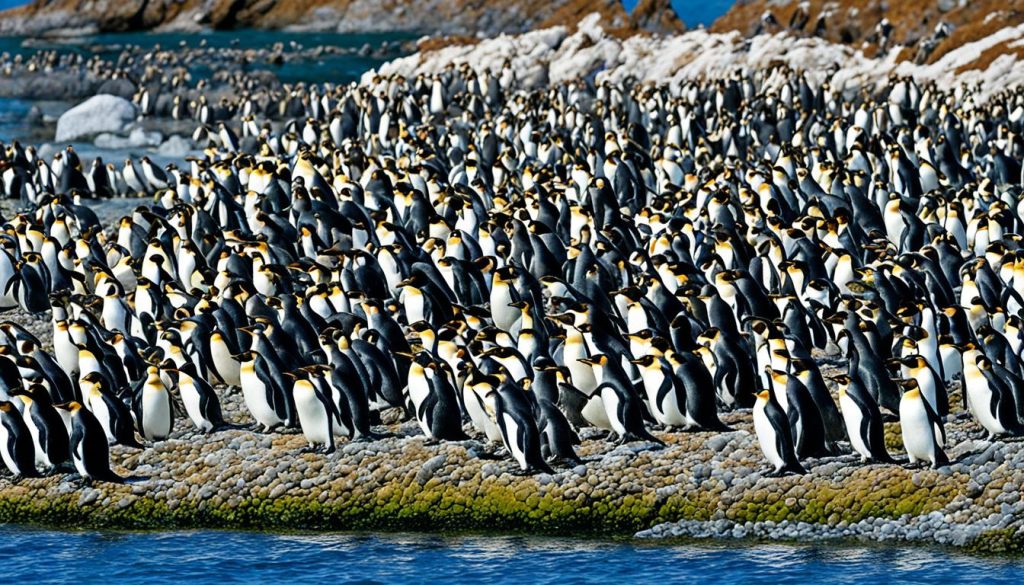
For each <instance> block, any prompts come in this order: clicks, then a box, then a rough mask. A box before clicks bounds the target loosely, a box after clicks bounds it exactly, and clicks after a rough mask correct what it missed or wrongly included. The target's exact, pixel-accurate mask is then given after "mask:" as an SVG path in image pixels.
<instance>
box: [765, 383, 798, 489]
mask: <svg viewBox="0 0 1024 585" xmlns="http://www.w3.org/2000/svg"><path fill="white" fill-rule="evenodd" d="M754 432H755V433H757V441H758V443H760V445H761V452H762V453H764V456H765V458H766V459H768V462H769V463H770V464H771V465H772V466H773V467H774V470H773V471H772V473H771V474H770V475H785V474H787V473H795V474H797V475H803V474H805V473H807V471H806V470H805V469H804V468H803V466H802V465H800V461H798V460H797V458H796V448H795V447H794V445H793V432H792V431H791V430H790V428H789V418H788V417H787V416H786V411H784V410H782V406H780V405H779V403H778V401H777V400H775V396H774V395H772V393H771V391H770V390H764V391H762V392H761V393H760V394H758V395H757V400H756V401H755V402H754Z"/></svg>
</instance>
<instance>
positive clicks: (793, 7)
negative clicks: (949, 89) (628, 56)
mask: <svg viewBox="0 0 1024 585" xmlns="http://www.w3.org/2000/svg"><path fill="white" fill-rule="evenodd" d="M1022 23H1024V0H938V1H933V0H927V1H924V0H906V1H904V0H900V1H892V0H740V1H739V2H737V3H736V5H735V6H733V8H732V9H731V10H730V11H729V12H728V13H726V14H725V15H724V16H722V17H721V18H720V19H718V20H717V21H716V22H715V23H714V25H713V26H712V30H713V31H715V32H728V31H734V30H735V31H739V32H740V33H742V34H744V35H745V36H752V35H755V34H758V33H761V32H767V33H776V32H782V31H788V32H790V33H793V34H797V35H808V36H816V37H821V38H824V39H826V40H829V41H832V42H836V43H844V44H850V45H854V46H857V47H861V46H864V47H865V50H866V52H868V53H873V52H879V51H882V52H886V51H888V50H889V49H900V48H902V51H901V57H900V58H901V59H904V60H913V61H915V62H917V63H921V64H926V63H935V62H937V61H938V60H939V59H941V58H942V57H943V56H944V55H946V54H947V53H949V52H950V51H952V50H954V49H956V48H958V47H962V46H964V45H966V44H968V43H972V42H975V41H979V40H982V39H984V38H986V37H988V36H990V35H992V34H993V33H995V32H996V31H998V30H1000V29H1002V28H1005V27H1009V26H1016V25H1019V24H1022ZM1009 49H1013V47H1009Z"/></svg>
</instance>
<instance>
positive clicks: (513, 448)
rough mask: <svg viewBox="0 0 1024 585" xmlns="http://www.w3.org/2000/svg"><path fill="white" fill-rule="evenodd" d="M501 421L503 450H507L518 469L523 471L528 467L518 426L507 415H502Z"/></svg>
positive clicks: (513, 419)
mask: <svg viewBox="0 0 1024 585" xmlns="http://www.w3.org/2000/svg"><path fill="white" fill-rule="evenodd" d="M502 419H503V421H504V423H505V434H506V436H505V437H504V439H505V448H506V449H508V452H509V453H511V454H512V457H513V458H514V459H515V460H516V461H517V462H518V463H519V467H520V469H522V470H523V471H525V470H526V469H527V467H528V466H527V464H526V451H525V450H524V449H523V445H522V442H521V441H520V440H519V439H520V436H519V425H518V424H516V420H515V418H513V417H512V415H510V414H508V413H502Z"/></svg>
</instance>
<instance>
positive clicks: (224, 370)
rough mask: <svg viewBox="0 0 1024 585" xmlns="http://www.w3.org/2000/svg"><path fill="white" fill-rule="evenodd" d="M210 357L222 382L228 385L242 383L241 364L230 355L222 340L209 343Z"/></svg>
mask: <svg viewBox="0 0 1024 585" xmlns="http://www.w3.org/2000/svg"><path fill="white" fill-rule="evenodd" d="M210 358H211V359H212V360H213V367H214V368H216V369H217V373H218V374H220V378H221V381H222V382H224V383H225V384H227V385H228V386H238V385H240V384H241V383H242V379H241V376H240V370H241V365H240V364H239V363H238V360H236V359H235V358H233V357H231V353H230V352H229V351H228V346H227V345H226V344H224V342H220V343H215V342H211V343H210Z"/></svg>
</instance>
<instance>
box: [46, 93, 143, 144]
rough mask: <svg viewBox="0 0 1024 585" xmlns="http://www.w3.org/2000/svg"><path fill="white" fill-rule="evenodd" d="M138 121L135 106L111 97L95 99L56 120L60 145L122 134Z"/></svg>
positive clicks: (99, 96)
mask: <svg viewBox="0 0 1024 585" xmlns="http://www.w3.org/2000/svg"><path fill="white" fill-rule="evenodd" d="M134 119H135V105H134V104H132V103H131V102H130V101H128V100H126V99H124V98H120V97H117V96H113V95H109V94H100V95H96V96H93V97H91V98H89V99H87V100H85V101H84V102H82V103H80V104H78V105H77V106H75V107H73V108H71V109H70V110H68V111H66V112H64V114H62V115H61V117H60V118H59V119H58V120H57V135H56V138H55V140H56V141H57V142H68V141H71V140H77V139H80V138H88V137H91V136H96V135H97V134H102V133H104V132H109V133H115V134H116V133H119V132H122V131H124V129H125V128H126V127H127V126H128V124H130V123H131V122H132V120H134Z"/></svg>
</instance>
